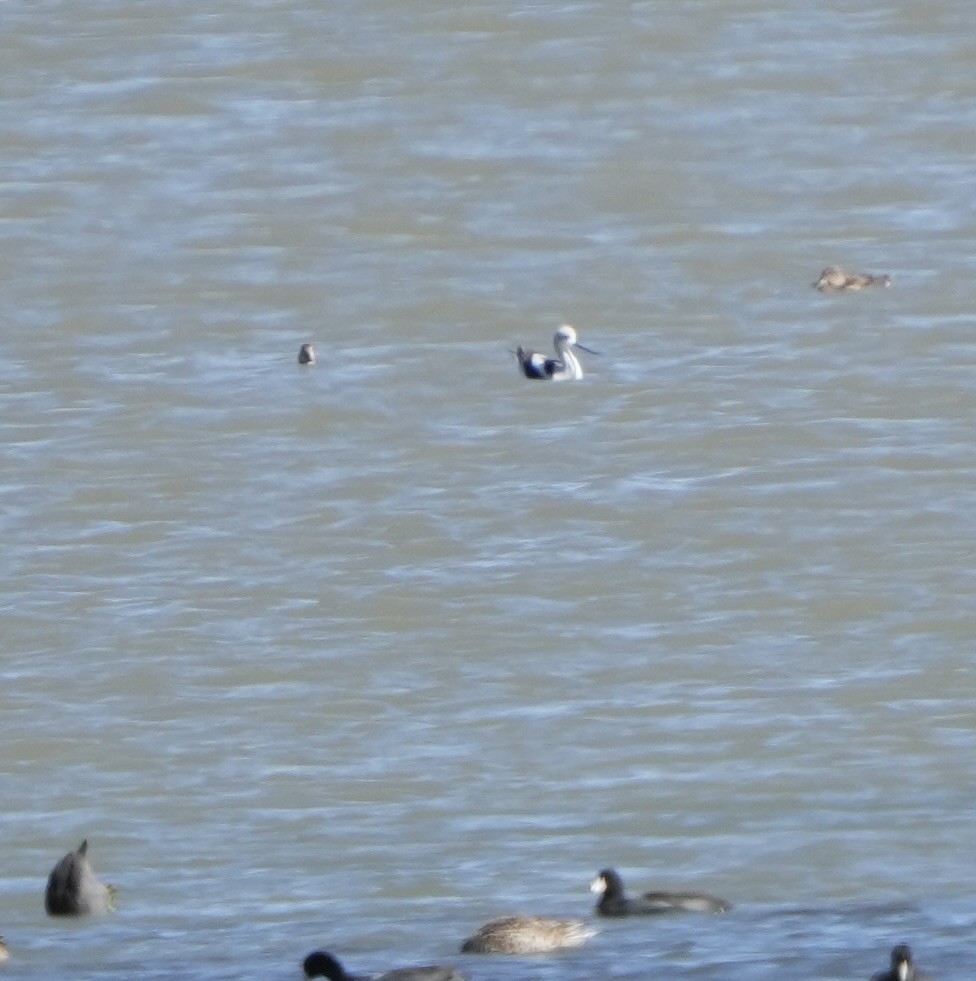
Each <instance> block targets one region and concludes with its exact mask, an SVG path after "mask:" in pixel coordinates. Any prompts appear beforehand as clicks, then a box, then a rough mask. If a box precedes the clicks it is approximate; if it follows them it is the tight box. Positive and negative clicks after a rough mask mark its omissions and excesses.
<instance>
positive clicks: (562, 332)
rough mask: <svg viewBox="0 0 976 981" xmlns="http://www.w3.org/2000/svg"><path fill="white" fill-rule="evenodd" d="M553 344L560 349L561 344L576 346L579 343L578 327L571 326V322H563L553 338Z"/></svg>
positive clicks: (563, 345)
mask: <svg viewBox="0 0 976 981" xmlns="http://www.w3.org/2000/svg"><path fill="white" fill-rule="evenodd" d="M553 344H554V346H555V348H556V350H557V351H558V350H559V348H560V346H562V347H574V346H575V345H577V344H579V338H578V337H577V336H576V328H575V327H571V326H570V325H569V324H563V325H562V326H561V327H560V328H559V329H558V330H557V331H556V336H555V337H554V338H553Z"/></svg>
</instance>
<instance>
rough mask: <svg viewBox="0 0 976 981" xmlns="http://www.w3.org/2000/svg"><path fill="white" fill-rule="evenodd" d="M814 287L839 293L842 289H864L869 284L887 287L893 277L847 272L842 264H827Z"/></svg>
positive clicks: (827, 291) (821, 290)
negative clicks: (841, 266)
mask: <svg viewBox="0 0 976 981" xmlns="http://www.w3.org/2000/svg"><path fill="white" fill-rule="evenodd" d="M813 286H814V289H818V290H820V292H821V293H839V292H841V291H842V290H864V289H867V288H868V287H869V286H880V287H882V288H884V289H887V288H888V287H889V286H891V277H890V276H888V275H884V276H866V275H864V274H863V273H849V272H845V271H844V270H843V269H841V268H840V266H827V268H826V269H825V270H824V271H823V272H822V273H821V274H820V278H819V279H818V280H817V281H816V282H815V283H814V284H813Z"/></svg>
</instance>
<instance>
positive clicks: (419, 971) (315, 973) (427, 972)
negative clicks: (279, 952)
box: [302, 950, 466, 981]
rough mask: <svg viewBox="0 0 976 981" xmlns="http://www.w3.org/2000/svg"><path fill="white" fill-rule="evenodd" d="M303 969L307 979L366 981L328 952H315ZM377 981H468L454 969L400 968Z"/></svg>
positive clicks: (306, 959) (308, 958) (381, 976)
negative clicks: (348, 970)
mask: <svg viewBox="0 0 976 981" xmlns="http://www.w3.org/2000/svg"><path fill="white" fill-rule="evenodd" d="M302 967H303V968H304V970H305V977H307V978H328V979H329V981H366V978H365V976H364V975H362V974H347V973H346V969H345V968H344V967H343V966H342V964H340V963H339V960H338V958H336V957H334V956H333V955H332V954H330V953H329V952H328V951H327V950H313V951H312V953H311V954H309V955H308V957H306V958H305V961H304V963H303V964H302ZM375 981H466V978H465V976H464V975H463V974H462V973H461V972H460V971H458V970H457V969H456V968H453V967H441V966H440V965H436V964H435V965H431V966H429V967H398V968H395V969H394V970H392V971H387V972H386V973H385V974H380V975H378V976H377V978H376V979H375Z"/></svg>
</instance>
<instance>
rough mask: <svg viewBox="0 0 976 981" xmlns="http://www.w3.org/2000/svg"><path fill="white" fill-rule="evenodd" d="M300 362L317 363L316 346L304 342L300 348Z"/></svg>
mask: <svg viewBox="0 0 976 981" xmlns="http://www.w3.org/2000/svg"><path fill="white" fill-rule="evenodd" d="M298 363H299V364H315V348H314V347H312V345H311V344H303V345H302V346H301V347H300V348H299V349H298Z"/></svg>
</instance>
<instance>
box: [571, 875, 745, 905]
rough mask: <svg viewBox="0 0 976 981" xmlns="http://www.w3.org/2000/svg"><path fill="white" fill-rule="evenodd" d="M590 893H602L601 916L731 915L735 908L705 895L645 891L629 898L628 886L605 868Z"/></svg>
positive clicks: (592, 885) (591, 886)
mask: <svg viewBox="0 0 976 981" xmlns="http://www.w3.org/2000/svg"><path fill="white" fill-rule="evenodd" d="M590 892H596V893H602V896H601V897H600V901H599V902H598V903H597V904H596V913H597V915H598V916H653V915H654V914H657V913H674V912H679V911H685V912H690V913H727V912H728V911H729V910H730V909H732V906H731V904H730V903H727V902H726V901H725V900H724V899H717V898H716V897H715V896H709V895H708V894H707V893H703V892H645V893H644V894H643V895H642V896H638V897H636V898H634V899H628V898H627V896H626V895H625V894H624V883H623V879H621V878H620V875H619V874H618V873H617V872H615V871H614V870H613V869H604V870H603V871H602V872H601V873H600V874H599V875H598V876H597V877H596V878H595V879H594V880H593V881H592V882H591V883H590Z"/></svg>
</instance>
